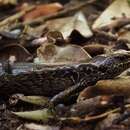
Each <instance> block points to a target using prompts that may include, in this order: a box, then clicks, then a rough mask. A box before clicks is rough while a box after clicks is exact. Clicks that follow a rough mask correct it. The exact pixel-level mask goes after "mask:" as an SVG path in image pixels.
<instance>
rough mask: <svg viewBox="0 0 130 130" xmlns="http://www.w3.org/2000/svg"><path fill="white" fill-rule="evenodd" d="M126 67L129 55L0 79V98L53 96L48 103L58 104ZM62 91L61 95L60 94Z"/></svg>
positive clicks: (114, 55)
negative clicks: (12, 95)
mask: <svg viewBox="0 0 130 130" xmlns="http://www.w3.org/2000/svg"><path fill="white" fill-rule="evenodd" d="M129 67H130V55H128V54H113V55H109V56H106V57H105V56H98V57H95V58H94V59H92V60H91V61H90V62H89V63H86V64H85V63H82V64H77V65H73V66H64V67H56V68H53V69H43V70H40V71H32V72H26V73H19V74H17V75H9V74H3V75H1V76H0V95H10V94H14V93H22V94H25V95H45V96H51V97H52V96H54V95H56V94H58V93H59V94H58V95H56V96H54V97H53V98H52V100H51V101H52V102H53V103H54V104H57V103H59V102H60V101H61V100H62V99H63V98H64V97H65V96H69V95H71V94H73V93H76V92H79V91H81V90H82V89H84V88H85V87H87V86H89V85H94V84H95V83H96V82H97V81H99V80H103V79H111V78H114V77H115V76H118V75H119V74H120V73H122V72H123V71H124V70H126V69H127V68H129ZM64 90H65V91H64Z"/></svg>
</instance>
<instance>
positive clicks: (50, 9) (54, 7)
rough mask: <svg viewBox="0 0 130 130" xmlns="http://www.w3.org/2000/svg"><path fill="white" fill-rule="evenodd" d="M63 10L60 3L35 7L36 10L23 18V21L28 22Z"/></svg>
mask: <svg viewBox="0 0 130 130" xmlns="http://www.w3.org/2000/svg"><path fill="white" fill-rule="evenodd" d="M61 9H63V6H62V5H61V4H60V3H51V4H43V5H41V4H40V5H37V6H36V8H35V9H34V10H32V11H30V12H28V13H27V14H25V15H24V16H23V20H24V21H30V20H33V19H35V18H38V17H40V16H44V15H49V14H52V13H55V12H57V11H59V10H61Z"/></svg>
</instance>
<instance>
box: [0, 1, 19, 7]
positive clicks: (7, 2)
mask: <svg viewBox="0 0 130 130" xmlns="http://www.w3.org/2000/svg"><path fill="white" fill-rule="evenodd" d="M16 3H17V0H0V6H2V5H7V4H13V5H14V4H16Z"/></svg>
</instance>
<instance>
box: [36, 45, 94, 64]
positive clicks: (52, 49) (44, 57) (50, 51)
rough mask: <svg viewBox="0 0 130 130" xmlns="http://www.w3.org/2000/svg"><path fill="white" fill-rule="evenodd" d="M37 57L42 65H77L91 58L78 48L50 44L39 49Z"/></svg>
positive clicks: (75, 46)
mask: <svg viewBox="0 0 130 130" xmlns="http://www.w3.org/2000/svg"><path fill="white" fill-rule="evenodd" d="M37 56H38V58H39V60H40V61H41V62H43V63H56V62H58V63H78V62H81V61H82V62H83V61H88V60H89V59H90V58H91V57H90V55H89V54H88V53H87V52H86V51H85V50H84V49H83V48H81V47H80V46H77V45H66V46H63V47H59V46H56V45H54V44H51V43H50V44H43V45H42V46H41V47H39V48H38V49H37Z"/></svg>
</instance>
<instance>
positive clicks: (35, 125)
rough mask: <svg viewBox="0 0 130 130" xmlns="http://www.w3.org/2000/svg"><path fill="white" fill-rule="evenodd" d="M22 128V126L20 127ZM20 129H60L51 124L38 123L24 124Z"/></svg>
mask: <svg viewBox="0 0 130 130" xmlns="http://www.w3.org/2000/svg"><path fill="white" fill-rule="evenodd" d="M19 128H20V127H19ZM20 130H60V128H59V127H58V126H57V127H56V126H49V125H38V124H34V123H30V124H24V126H22V128H20Z"/></svg>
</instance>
